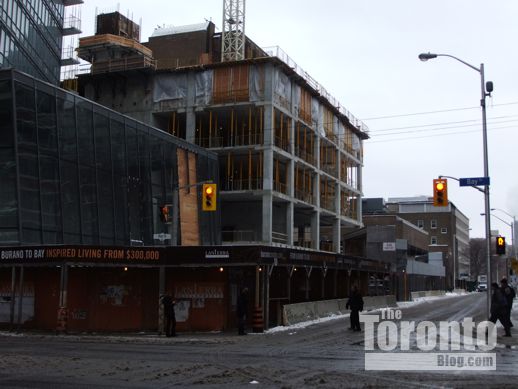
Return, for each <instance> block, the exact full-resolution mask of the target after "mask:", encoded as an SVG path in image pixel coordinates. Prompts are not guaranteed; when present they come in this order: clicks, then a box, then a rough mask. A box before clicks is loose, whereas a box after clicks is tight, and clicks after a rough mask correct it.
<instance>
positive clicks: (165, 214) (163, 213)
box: [159, 205, 171, 223]
mask: <svg viewBox="0 0 518 389" xmlns="http://www.w3.org/2000/svg"><path fill="white" fill-rule="evenodd" d="M159 211H160V220H161V221H162V223H170V222H171V218H170V215H169V207H168V206H167V205H162V206H161V207H160V209H159Z"/></svg>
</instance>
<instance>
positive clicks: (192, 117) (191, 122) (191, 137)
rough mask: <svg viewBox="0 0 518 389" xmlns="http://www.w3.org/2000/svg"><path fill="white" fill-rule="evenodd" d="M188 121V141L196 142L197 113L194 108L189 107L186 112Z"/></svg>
mask: <svg viewBox="0 0 518 389" xmlns="http://www.w3.org/2000/svg"><path fill="white" fill-rule="evenodd" d="M185 116H186V123H185V127H186V128H185V137H186V140H187V142H189V143H193V144H195V143H196V114H195V113H194V109H192V108H187V111H186V112H185Z"/></svg>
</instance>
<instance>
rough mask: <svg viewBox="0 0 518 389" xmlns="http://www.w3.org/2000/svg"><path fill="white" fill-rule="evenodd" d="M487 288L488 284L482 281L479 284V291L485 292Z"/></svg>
mask: <svg viewBox="0 0 518 389" xmlns="http://www.w3.org/2000/svg"><path fill="white" fill-rule="evenodd" d="M486 290H487V284H485V283H481V284H478V286H477V292H485V291H486Z"/></svg>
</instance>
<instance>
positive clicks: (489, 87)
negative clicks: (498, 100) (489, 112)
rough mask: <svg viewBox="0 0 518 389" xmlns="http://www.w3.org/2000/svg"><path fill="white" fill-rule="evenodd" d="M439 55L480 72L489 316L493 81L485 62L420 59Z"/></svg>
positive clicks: (421, 56) (488, 309)
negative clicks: (489, 135)
mask: <svg viewBox="0 0 518 389" xmlns="http://www.w3.org/2000/svg"><path fill="white" fill-rule="evenodd" d="M437 57H449V58H453V59H454V60H456V61H459V62H460V63H462V64H464V65H466V66H467V67H469V68H471V69H473V70H475V71H477V72H478V73H479V74H480V87H481V92H482V93H481V98H480V106H481V107H482V139H483V154H484V177H487V183H486V184H485V185H484V203H485V214H486V215H485V219H486V251H487V257H486V259H487V282H488V288H487V316H488V317H489V316H490V313H491V288H490V287H489V285H491V280H492V278H491V221H490V217H489V212H490V209H491V208H490V206H489V163H488V155H487V121H486V97H487V96H490V95H491V92H492V91H493V83H492V82H491V81H488V82H487V84H486V83H485V81H484V64H483V63H482V64H480V68H477V67H476V66H473V65H471V64H469V63H467V62H465V61H463V60H461V59H459V58H457V57H454V56H453V55H449V54H433V53H421V54H419V59H420V60H421V61H428V60H429V59H433V58H437Z"/></svg>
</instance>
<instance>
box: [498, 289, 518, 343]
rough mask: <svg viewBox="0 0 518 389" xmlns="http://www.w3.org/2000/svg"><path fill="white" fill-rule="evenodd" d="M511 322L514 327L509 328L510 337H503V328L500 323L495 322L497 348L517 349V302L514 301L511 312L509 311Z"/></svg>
mask: <svg viewBox="0 0 518 389" xmlns="http://www.w3.org/2000/svg"><path fill="white" fill-rule="evenodd" d="M511 321H512V323H513V324H514V327H511V337H506V336H503V335H504V328H503V327H502V324H500V322H497V325H496V327H497V333H498V335H497V338H496V341H497V347H507V348H512V349H518V300H516V299H515V300H514V304H513V310H512V311H511Z"/></svg>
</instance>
